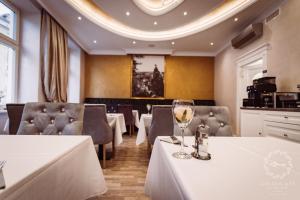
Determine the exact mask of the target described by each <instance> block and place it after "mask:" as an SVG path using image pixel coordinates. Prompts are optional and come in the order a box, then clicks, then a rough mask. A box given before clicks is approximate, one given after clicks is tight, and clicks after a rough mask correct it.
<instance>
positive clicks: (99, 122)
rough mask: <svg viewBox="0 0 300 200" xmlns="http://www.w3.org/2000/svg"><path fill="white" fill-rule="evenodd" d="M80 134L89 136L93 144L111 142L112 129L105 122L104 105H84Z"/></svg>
mask: <svg viewBox="0 0 300 200" xmlns="http://www.w3.org/2000/svg"><path fill="white" fill-rule="evenodd" d="M82 133H83V134H84V135H90V136H91V137H92V139H93V141H94V144H107V143H109V142H111V141H112V140H113V132H112V128H111V127H110V126H109V124H108V121H107V116H106V105H103V104H98V105H89V104H86V105H85V109H84V117H83V131H82Z"/></svg>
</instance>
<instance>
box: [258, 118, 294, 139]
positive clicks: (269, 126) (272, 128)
mask: <svg viewBox="0 0 300 200" xmlns="http://www.w3.org/2000/svg"><path fill="white" fill-rule="evenodd" d="M264 134H265V135H268V136H277V137H282V138H286V139H290V140H294V141H300V126H299V125H293V124H286V123H278V122H268V121H265V122H264Z"/></svg>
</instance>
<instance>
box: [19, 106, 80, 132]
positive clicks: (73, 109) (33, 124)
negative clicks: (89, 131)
mask: <svg viewBox="0 0 300 200" xmlns="http://www.w3.org/2000/svg"><path fill="white" fill-rule="evenodd" d="M83 111H84V105H82V104H75V103H46V102H43V103H26V104H25V107H24V110H23V114H22V119H21V123H20V126H19V129H18V132H17V134H18V135H80V134H81V133H82V126H83Z"/></svg>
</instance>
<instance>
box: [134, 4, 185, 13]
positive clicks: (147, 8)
mask: <svg viewBox="0 0 300 200" xmlns="http://www.w3.org/2000/svg"><path fill="white" fill-rule="evenodd" d="M132 1H133V2H134V3H135V4H136V5H137V6H138V7H139V8H140V9H141V10H142V11H144V12H145V13H147V14H149V15H153V16H159V15H163V14H166V13H167V12H169V11H171V10H173V9H174V8H176V7H177V6H178V5H179V4H181V3H182V2H183V1H184V0H132Z"/></svg>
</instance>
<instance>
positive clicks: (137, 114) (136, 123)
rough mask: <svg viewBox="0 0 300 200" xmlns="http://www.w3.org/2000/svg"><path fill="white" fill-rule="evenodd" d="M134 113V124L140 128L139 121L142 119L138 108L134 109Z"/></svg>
mask: <svg viewBox="0 0 300 200" xmlns="http://www.w3.org/2000/svg"><path fill="white" fill-rule="evenodd" d="M132 115H133V118H134V125H135V126H136V127H137V128H138V127H139V123H140V120H139V111H138V110H133V111H132Z"/></svg>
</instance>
